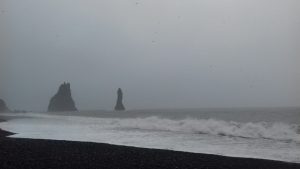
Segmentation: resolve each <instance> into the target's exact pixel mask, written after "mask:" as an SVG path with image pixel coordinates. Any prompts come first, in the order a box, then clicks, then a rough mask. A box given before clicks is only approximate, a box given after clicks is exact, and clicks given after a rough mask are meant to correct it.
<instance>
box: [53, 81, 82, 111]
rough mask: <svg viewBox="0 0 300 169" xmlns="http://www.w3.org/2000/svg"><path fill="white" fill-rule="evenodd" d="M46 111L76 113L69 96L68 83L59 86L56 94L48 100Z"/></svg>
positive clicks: (73, 103)
mask: <svg viewBox="0 0 300 169" xmlns="http://www.w3.org/2000/svg"><path fill="white" fill-rule="evenodd" d="M48 111H49V112H54V111H77V108H76V107H75V102H74V100H73V98H72V95H71V88H70V83H63V84H62V85H60V87H59V89H58V92H57V93H56V94H55V95H54V96H53V97H52V98H51V100H50V103H49V106H48Z"/></svg>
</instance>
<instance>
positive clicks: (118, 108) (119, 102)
mask: <svg viewBox="0 0 300 169" xmlns="http://www.w3.org/2000/svg"><path fill="white" fill-rule="evenodd" d="M117 94H118V99H117V103H116V106H115V110H116V111H123V110H125V107H124V105H123V92H122V89H121V88H119V89H118V92H117Z"/></svg>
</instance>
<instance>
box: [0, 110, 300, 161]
mask: <svg viewBox="0 0 300 169" xmlns="http://www.w3.org/2000/svg"><path fill="white" fill-rule="evenodd" d="M1 115H2V116H7V117H9V119H10V120H8V121H6V122H1V123H0V128H2V129H4V130H8V131H11V132H14V133H17V134H15V135H12V136H11V137H16V138H36V139H54V140H72V141H88V142H99V143H109V144H116V145H126V146H135V147H145V148H157V149H168V150H176V151H185V152H195V153H206V154H218V155H224V156H233V157H250V158H261V159H272V160H280V161H287V162H296V163H300V108H206V109H204V108H203V109H176V110H171V109H164V110H159V109H157V110H129V111H120V112H116V111H105V110H102V111H79V112H53V113H46V112H40V113H38V112H36V113H33V112H31V113H6V114H1Z"/></svg>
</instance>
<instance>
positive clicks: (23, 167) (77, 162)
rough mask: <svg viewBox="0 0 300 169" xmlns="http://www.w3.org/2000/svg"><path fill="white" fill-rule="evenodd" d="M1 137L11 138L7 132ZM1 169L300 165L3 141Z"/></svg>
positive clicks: (282, 168)
mask: <svg viewBox="0 0 300 169" xmlns="http://www.w3.org/2000/svg"><path fill="white" fill-rule="evenodd" d="M2 132H3V134H1V136H5V135H7V133H6V132H4V131H3V130H2V131H1V133H2ZM0 168H1V169H50V168H51V169H96V168H97V169H100V168H102V169H103V168H109V169H123V168H130V169H134V168H136V169H155V168H161V169H168V168H170V169H174V168H184V169H189V168H190V169H196V168H199V169H201V168H202V169H299V168H300V164H293V163H286V162H279V161H271V160H260V159H248V158H233V157H223V156H218V155H206V154H197V153H186V152H176V151H169V150H155V149H145V148H134V147H126V146H116V145H109V144H99V143H89V142H72V141H53V140H37V139H19V138H7V137H1V138H0Z"/></svg>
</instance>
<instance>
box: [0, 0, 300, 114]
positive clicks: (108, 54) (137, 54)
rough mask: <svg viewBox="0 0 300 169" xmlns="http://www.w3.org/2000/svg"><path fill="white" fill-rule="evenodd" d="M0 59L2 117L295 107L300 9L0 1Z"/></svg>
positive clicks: (185, 1) (227, 1)
mask: <svg viewBox="0 0 300 169" xmlns="http://www.w3.org/2000/svg"><path fill="white" fill-rule="evenodd" d="M0 57H1V62H0V64H1V65H0V71H1V74H0V75H1V76H0V78H1V91H0V98H3V99H5V101H6V102H7V104H8V106H9V107H10V108H11V109H26V110H34V111H46V109H47V106H48V103H49V99H50V98H51V97H52V96H53V95H54V94H55V93H56V91H57V88H58V86H59V85H60V84H61V83H63V82H64V81H67V82H70V83H71V89H72V95H73V98H74V100H75V102H76V105H77V107H78V108H79V109H81V110H85V109H112V108H113V107H114V104H115V101H116V92H117V88H118V87H121V88H122V89H123V93H124V99H125V100H124V104H125V106H126V107H127V108H129V109H142V108H198V107H252V106H260V107H261V106H263V107H265V106H300V1H299V0H136V1H134V0H0Z"/></svg>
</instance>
